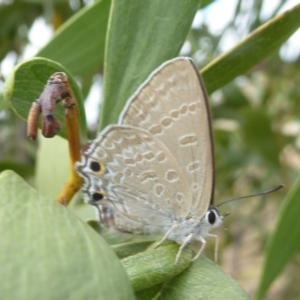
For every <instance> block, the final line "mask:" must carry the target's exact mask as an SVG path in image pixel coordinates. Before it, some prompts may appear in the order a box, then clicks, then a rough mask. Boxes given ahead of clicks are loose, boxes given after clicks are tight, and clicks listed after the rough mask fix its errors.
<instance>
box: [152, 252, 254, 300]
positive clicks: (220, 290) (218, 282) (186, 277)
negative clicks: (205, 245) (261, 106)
mask: <svg viewBox="0 0 300 300" xmlns="http://www.w3.org/2000/svg"><path fill="white" fill-rule="evenodd" d="M158 299H161V300H169V299H170V300H177V299H178V300H182V299H184V300H194V299H199V300H200V299H203V300H206V299H210V300H223V299H230V300H235V299H236V300H243V299H250V298H249V296H248V295H247V294H246V292H245V291H244V290H243V288H242V287H241V286H240V285H238V283H237V282H236V281H235V280H233V279H232V278H231V277H230V276H229V275H228V274H227V273H225V272H224V271H223V270H222V269H221V268H220V267H218V266H217V265H216V264H214V263H213V262H211V261H210V260H208V259H206V258H205V257H203V256H201V257H200V258H199V259H198V260H196V261H195V262H193V263H192V264H191V266H190V267H189V268H188V269H186V270H185V271H184V272H183V273H181V274H179V275H178V276H176V277H174V278H173V279H171V280H169V281H168V282H166V283H165V284H164V286H163V289H162V291H161V295H160V297H159V298H158Z"/></svg>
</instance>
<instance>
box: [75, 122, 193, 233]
mask: <svg viewBox="0 0 300 300" xmlns="http://www.w3.org/2000/svg"><path fill="white" fill-rule="evenodd" d="M93 163H96V164H97V163H98V164H99V168H98V169H95V170H93ZM76 169H77V171H78V173H79V174H80V176H82V177H83V178H84V185H83V194H84V197H85V199H86V200H87V201H88V202H89V201H90V200H93V199H94V200H97V199H99V198H97V197H99V193H100V194H101V195H102V196H103V197H102V198H101V200H100V199H99V200H100V201H99V204H100V205H102V206H103V207H108V208H111V209H112V210H113V211H115V213H116V220H115V222H116V223H118V222H119V223H120V222H123V223H124V224H123V223H122V224H121V225H122V226H120V227H121V229H124V230H126V229H125V226H127V227H128V226H129V227H132V226H135V228H137V229H138V228H141V227H144V228H145V229H141V230H142V231H143V232H145V231H147V225H149V226H151V228H154V227H155V226H156V225H157V226H166V227H167V228H169V227H168V226H170V222H172V221H173V220H176V219H177V220H178V219H179V218H185V217H187V215H188V213H189V212H190V210H191V204H192V201H191V199H192V195H191V192H190V188H189V184H188V182H187V180H186V178H185V174H183V172H182V170H181V168H180V166H179V165H178V163H177V161H176V159H175V158H174V157H173V155H172V154H171V153H170V151H169V150H168V149H167V148H166V147H165V146H164V145H163V144H162V143H161V142H160V141H159V140H158V139H157V138H156V137H155V136H153V135H152V134H150V133H149V132H147V131H145V130H143V129H140V128H136V127H132V126H118V125H114V126H109V127H107V128H106V129H105V130H104V131H103V132H102V133H101V134H100V135H99V136H98V138H97V139H96V140H95V141H94V142H93V143H92V145H91V146H90V148H89V149H88V150H87V151H86V153H85V154H84V155H83V156H82V161H81V162H80V163H76ZM95 194H96V196H95ZM129 220H131V221H130V222H129ZM141 225H142V226H141ZM128 231H134V230H128ZM135 231H136V230H135Z"/></svg>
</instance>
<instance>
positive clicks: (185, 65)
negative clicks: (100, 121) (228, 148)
mask: <svg viewBox="0 0 300 300" xmlns="http://www.w3.org/2000/svg"><path fill="white" fill-rule="evenodd" d="M119 124H123V125H132V126H136V127H139V128H144V129H145V130H147V131H149V132H150V133H151V134H153V135H155V136H156V137H157V138H158V139H159V140H160V141H161V142H162V143H163V144H164V145H165V146H166V147H167V148H168V150H169V151H170V152H171V153H172V154H173V156H174V157H175V159H176V161H177V163H178V164H179V166H180V168H181V169H182V172H183V173H184V174H185V177H186V178H187V181H188V185H189V189H190V191H191V193H192V199H185V201H186V203H187V205H188V206H190V203H189V202H190V201H192V204H191V212H192V213H193V214H194V215H196V216H197V217H202V216H203V215H204V214H205V212H206V211H207V209H208V206H209V204H210V203H211V202H212V198H213V189H214V162H213V144H212V136H211V135H212V134H211V124H210V114H209V109H208V103H207V97H206V92H205V88H204V85H203V83H202V80H201V78H200V76H199V73H198V71H197V69H196V67H195V66H194V64H193V62H192V61H191V60H190V59H188V58H176V59H174V60H172V61H169V62H167V63H165V64H163V65H162V66H161V67H160V68H158V69H157V70H155V71H154V72H153V73H152V74H151V75H150V76H149V78H148V79H147V80H146V82H145V83H144V84H143V85H142V86H141V87H140V88H139V89H138V91H137V92H136V93H135V94H134V95H133V96H132V97H131V99H129V101H128V103H127V105H126V107H125V108H124V110H123V112H122V114H121V116H120V119H119Z"/></svg>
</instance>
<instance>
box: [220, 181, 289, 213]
mask: <svg viewBox="0 0 300 300" xmlns="http://www.w3.org/2000/svg"><path fill="white" fill-rule="evenodd" d="M283 187H284V185H283V184H281V185H279V186H277V187H276V188H274V189H271V190H268V191H265V192H261V193H257V194H253V195H249V196H242V197H237V198H233V199H229V200H226V201H224V202H221V203H220V204H218V205H216V207H220V206H221V205H223V204H225V203H228V202H232V201H237V200H241V199H246V198H252V197H256V196H261V195H266V194H270V193H273V192H275V191H278V190H280V189H281V188H283Z"/></svg>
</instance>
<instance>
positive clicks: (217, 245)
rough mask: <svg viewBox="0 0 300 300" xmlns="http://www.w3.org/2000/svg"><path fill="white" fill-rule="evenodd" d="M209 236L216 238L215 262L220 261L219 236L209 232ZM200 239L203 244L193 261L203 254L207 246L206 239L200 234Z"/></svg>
mask: <svg viewBox="0 0 300 300" xmlns="http://www.w3.org/2000/svg"><path fill="white" fill-rule="evenodd" d="M207 237H213V238H215V239H216V243H215V262H217V261H218V249H219V238H218V236H217V235H216V234H208V235H207ZM199 240H200V242H201V243H202V246H201V248H200V250H199V251H198V253H197V254H196V255H195V257H193V259H192V261H194V260H196V259H197V258H198V257H199V256H200V255H201V253H202V251H203V250H204V248H205V246H206V240H205V239H204V238H203V237H202V236H199Z"/></svg>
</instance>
